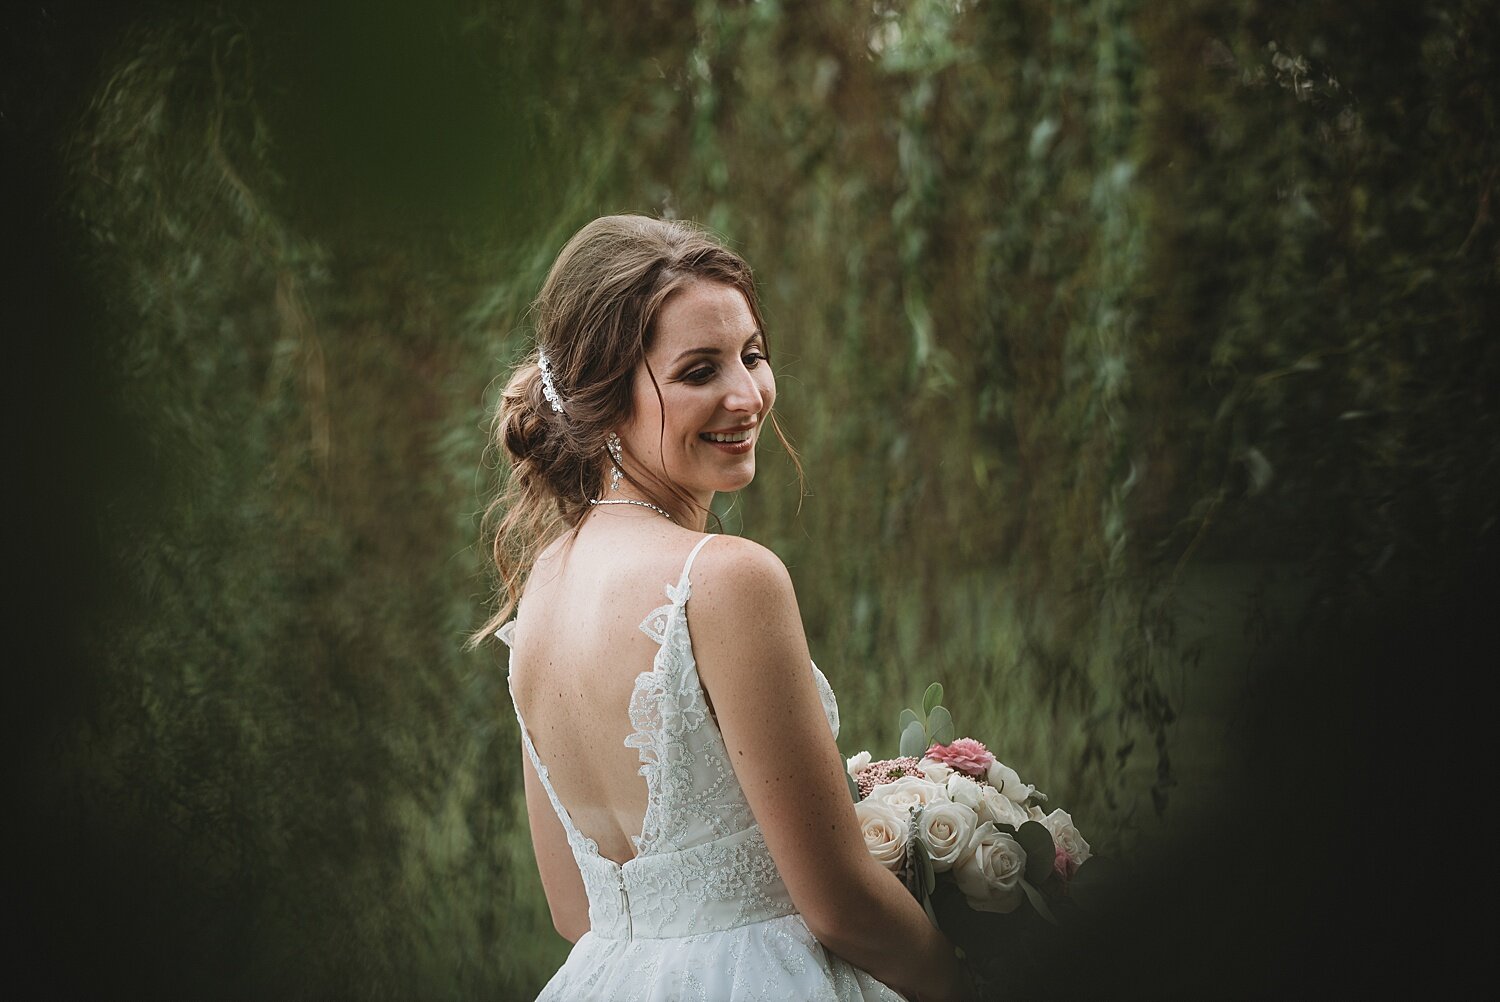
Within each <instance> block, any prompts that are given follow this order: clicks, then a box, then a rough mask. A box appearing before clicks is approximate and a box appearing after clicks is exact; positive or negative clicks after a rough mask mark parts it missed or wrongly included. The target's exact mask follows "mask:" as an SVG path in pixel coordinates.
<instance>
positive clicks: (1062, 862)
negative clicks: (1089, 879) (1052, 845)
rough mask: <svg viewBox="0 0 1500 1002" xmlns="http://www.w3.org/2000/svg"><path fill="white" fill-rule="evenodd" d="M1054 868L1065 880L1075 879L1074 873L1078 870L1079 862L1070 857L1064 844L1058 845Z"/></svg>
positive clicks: (1053, 862)
mask: <svg viewBox="0 0 1500 1002" xmlns="http://www.w3.org/2000/svg"><path fill="white" fill-rule="evenodd" d="M1052 869H1054V870H1056V871H1057V875H1058V876H1059V877H1061V878H1062V879H1063V880H1064V881H1065V882H1066V881H1068V880H1072V879H1073V874H1075V873H1077V872H1078V864H1077V863H1075V862H1073V861H1072V860H1071V859H1069V858H1068V854H1067V852H1066V851H1065V850H1064V849H1063V847H1062V846H1058V847H1057V848H1056V850H1055V855H1054V856H1053V859H1052Z"/></svg>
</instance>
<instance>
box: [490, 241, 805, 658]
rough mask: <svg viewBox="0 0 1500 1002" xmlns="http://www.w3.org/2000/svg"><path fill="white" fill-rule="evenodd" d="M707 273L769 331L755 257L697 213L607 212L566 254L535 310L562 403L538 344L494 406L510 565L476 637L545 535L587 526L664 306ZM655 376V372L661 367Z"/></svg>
mask: <svg viewBox="0 0 1500 1002" xmlns="http://www.w3.org/2000/svg"><path fill="white" fill-rule="evenodd" d="M697 280H706V281H710V282H720V283H722V284H724V285H728V286H731V287H733V288H736V289H738V290H739V291H740V292H741V293H743V294H744V296H745V302H746V303H747V304H748V305H749V307H750V313H751V315H752V316H753V317H754V318H755V322H756V325H757V326H759V327H760V329H761V331H762V332H764V331H765V324H764V323H763V322H762V320H761V314H760V300H759V297H758V296H757V295H756V290H755V279H754V276H753V275H752V274H751V271H750V266H749V265H748V264H746V263H745V261H744V259H743V258H741V257H740V256H739V255H738V254H736V253H734V252H733V251H731V250H729V249H728V248H727V247H725V246H724V245H723V244H722V243H720V242H719V241H718V240H716V239H715V238H714V237H712V236H711V235H709V234H708V233H707V232H705V231H704V230H702V229H700V228H699V227H697V226H695V225H693V224H691V223H687V222H682V221H679V220H665V219H652V218H650V217H649V216H637V215H621V216H603V217H601V218H599V219H596V220H594V221H593V222H591V223H589V224H588V225H587V226H585V227H584V228H583V229H581V230H579V231H578V232H577V233H576V234H574V235H573V238H572V239H571V240H569V241H568V242H567V244H566V245H565V246H564V247H563V249H562V251H561V253H559V254H558V256H557V260H556V261H554V262H553V264H552V270H551V271H549V272H548V274H547V279H546V281H545V282H543V283H542V289H541V292H540V293H538V295H537V298H536V301H535V302H534V303H533V304H532V314H533V316H534V318H535V324H536V342H537V350H538V352H545V353H546V355H547V361H548V363H549V365H550V366H551V370H552V379H553V383H554V385H555V386H556V388H557V392H558V395H559V396H560V397H561V398H562V401H563V409H562V411H561V412H555V411H553V410H552V407H551V405H550V404H549V403H548V401H547V399H546V397H545V395H544V394H543V392H542V376H541V369H540V368H539V367H538V365H537V358H538V354H537V353H532V354H531V355H530V356H529V357H528V358H527V360H526V361H525V362H523V363H522V364H521V365H519V366H518V367H517V368H516V370H515V372H514V373H512V374H511V377H510V382H509V383H507V384H506V386H505V391H504V392H503V393H502V394H501V395H500V402H499V405H498V406H497V407H496V410H495V417H494V422H493V425H492V433H491V447H492V448H494V447H498V448H499V449H500V450H502V451H503V453H504V455H505V456H506V458H507V459H508V460H509V465H510V476H509V477H507V478H506V480H505V483H504V484H503V486H502V487H501V488H500V490H499V492H498V493H497V495H496V496H495V497H494V499H493V500H491V501H490V503H489V505H488V506H487V507H486V509H485V513H484V522H483V528H482V534H483V537H484V539H485V541H486V543H487V544H488V546H489V550H490V556H491V558H492V560H493V561H494V566H495V568H496V570H497V571H498V573H499V581H498V582H497V586H496V599H497V606H498V608H497V610H496V612H495V614H494V615H493V616H491V617H490V619H489V620H488V621H487V622H486V623H485V624H484V626H482V627H481V628H480V629H479V630H477V631H476V632H475V633H474V634H473V635H472V636H471V637H470V638H469V643H468V646H470V647H473V646H476V645H477V644H479V643H480V642H481V641H483V640H484V638H485V637H487V636H488V635H490V634H491V633H492V632H493V631H494V630H495V629H496V628H498V627H499V626H500V625H501V624H502V623H504V622H505V619H506V617H507V616H508V615H509V614H510V613H511V611H512V610H514V609H515V607H516V604H517V603H518V602H519V601H520V597H521V589H522V586H523V584H524V582H525V574H526V571H527V570H528V569H529V568H530V567H531V564H532V562H533V561H534V560H535V559H536V554H537V552H538V550H539V549H540V548H541V546H542V545H543V544H544V543H546V542H547V541H550V540H551V539H553V538H555V537H556V536H557V535H559V534H560V533H562V532H565V531H568V530H570V529H576V528H577V526H578V524H579V523H580V522H581V521H582V520H583V517H584V515H586V514H587V513H588V511H589V499H590V498H593V497H595V496H596V492H597V491H598V490H599V489H600V486H601V484H602V483H603V481H604V477H605V474H606V473H607V472H608V471H609V469H610V466H611V465H612V464H611V461H610V459H609V455H608V453H607V452H606V451H605V448H604V444H605V439H606V438H607V436H608V435H609V433H610V431H611V430H613V429H615V428H617V427H619V426H620V425H621V424H623V423H624V422H626V421H628V420H629V418H630V416H631V414H630V411H631V389H632V378H633V374H634V372H635V367H636V365H637V364H638V363H639V362H641V361H642V360H643V359H644V358H645V356H646V353H647V352H648V351H649V350H650V348H651V342H652V339H653V337H654V335H655V329H654V328H655V322H656V316H657V313H658V312H659V311H660V310H661V307H662V304H663V303H665V302H666V300H667V299H668V297H670V296H671V295H672V294H673V293H674V292H676V291H677V290H679V289H681V288H683V287H684V286H686V285H688V284H690V283H692V282H694V281H697ZM766 351H767V353H768V354H769V352H770V346H769V344H767V345H766ZM648 371H649V369H648ZM651 378H652V382H653V383H655V380H656V376H655V374H654V373H652V374H651ZM660 395H661V391H660V389H659V388H658V390H657V396H658V399H660ZM771 427H772V428H773V429H774V430H775V432H776V437H777V438H778V439H780V441H781V443H782V445H783V446H784V447H785V448H786V449H787V452H788V453H789V454H790V455H791V457H792V461H793V463H794V464H796V465H797V472H798V475H799V477H800V475H801V472H802V471H801V465H800V464H799V463H797V455H796V452H795V450H793V449H792V446H791V443H790V442H788V441H787V439H786V436H785V435H784V434H783V433H782V431H781V427H780V426H779V425H778V424H777V422H776V417H775V415H774V414H772V415H771ZM645 475H646V476H647V477H648V478H649V479H650V480H651V482H650V483H640V482H639V481H634V480H633V478H632V480H633V482H634V483H635V485H636V486H637V487H638V488H639V489H640V490H641V491H643V492H644V493H645V495H646V497H647V498H648V499H650V500H651V501H652V502H653V503H655V504H658V505H660V506H661V507H663V508H665V509H667V510H668V511H672V512H674V513H675V514H678V515H680V514H682V513H685V512H688V511H691V510H694V509H697V510H701V509H702V506H701V505H699V504H698V502H697V501H696V500H695V499H694V498H693V497H692V496H691V495H690V494H688V492H686V491H685V490H683V489H682V488H681V487H679V486H678V485H677V484H675V483H673V482H672V481H671V479H670V478H669V477H668V476H667V474H666V470H665V469H663V470H661V471H660V475H656V474H652V473H650V472H649V471H648V472H647V473H646V474H645ZM627 476H628V475H627Z"/></svg>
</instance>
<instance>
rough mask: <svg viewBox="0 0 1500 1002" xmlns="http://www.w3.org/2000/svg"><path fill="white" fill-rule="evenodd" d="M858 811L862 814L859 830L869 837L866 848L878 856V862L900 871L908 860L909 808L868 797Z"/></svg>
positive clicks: (856, 808)
mask: <svg viewBox="0 0 1500 1002" xmlns="http://www.w3.org/2000/svg"><path fill="white" fill-rule="evenodd" d="M854 813H855V816H857V817H858V818H859V832H860V834H861V835H863V836H864V838H865V848H866V849H867V850H869V853H870V855H871V856H873V857H875V862H877V863H879V864H880V865H881V866H883V867H885V868H886V869H887V870H890V871H891V872H892V873H899V872H900V871H901V868H902V867H903V866H904V865H905V864H906V837H907V828H908V822H907V817H906V812H905V811H902V810H897V809H896V808H894V807H892V806H891V805H890V804H886V803H882V802H880V801H872V800H871V799H870V798H868V797H866V798H865V799H864V800H861V801H860V802H859V803H857V804H855V805H854Z"/></svg>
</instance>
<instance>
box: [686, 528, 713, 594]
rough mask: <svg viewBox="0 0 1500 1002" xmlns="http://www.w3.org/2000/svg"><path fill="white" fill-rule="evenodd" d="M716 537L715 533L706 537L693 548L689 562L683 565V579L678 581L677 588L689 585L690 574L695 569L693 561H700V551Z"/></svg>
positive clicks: (689, 555)
mask: <svg viewBox="0 0 1500 1002" xmlns="http://www.w3.org/2000/svg"><path fill="white" fill-rule="evenodd" d="M715 535H716V534H715V533H712V532H711V533H709V534H708V535H706V536H704V537H703V538H702V539H700V540H698V545H697V546H695V547H693V551H692V552H691V553H689V554H688V557H687V562H686V563H685V564H683V565H682V577H680V578H678V579H677V586H678V587H679V588H680V587H682V586H683V585H685V584H687V580H688V572H689V571H691V570H692V569H693V561H694V560H696V559H698V551H699V550H701V549H703V547H704V546H705V545H706V544H707V543H708V541H709V540H710V539H713V538H714V536H715Z"/></svg>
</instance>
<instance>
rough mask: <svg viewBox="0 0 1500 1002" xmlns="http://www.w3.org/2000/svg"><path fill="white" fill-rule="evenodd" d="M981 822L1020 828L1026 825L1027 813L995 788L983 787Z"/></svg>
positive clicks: (981, 790)
mask: <svg viewBox="0 0 1500 1002" xmlns="http://www.w3.org/2000/svg"><path fill="white" fill-rule="evenodd" d="M979 820H980V821H993V822H994V823H995V824H997V825H1010V826H1011V827H1012V828H1019V827H1021V825H1023V824H1025V823H1026V812H1025V811H1024V810H1022V809H1021V805H1020V804H1018V803H1016V802H1015V801H1014V800H1011V799H1010V798H1009V797H1007V796H1005V795H1004V794H1002V793H1001V792H1000V791H999V790H997V789H995V788H994V787H993V786H981V787H980V788H979Z"/></svg>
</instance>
